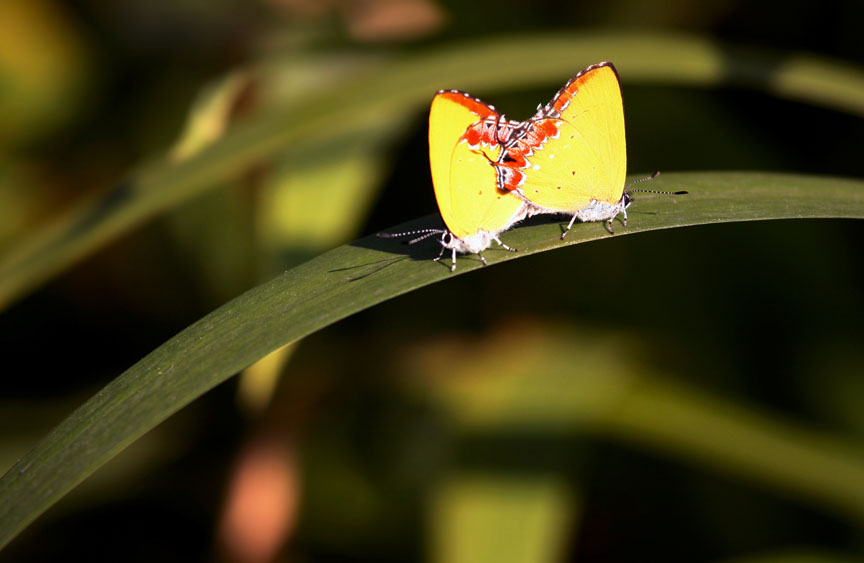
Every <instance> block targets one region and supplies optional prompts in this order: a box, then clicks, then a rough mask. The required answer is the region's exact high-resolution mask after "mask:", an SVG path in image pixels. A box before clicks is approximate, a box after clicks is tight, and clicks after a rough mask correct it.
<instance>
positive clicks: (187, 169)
mask: <svg viewBox="0 0 864 563" xmlns="http://www.w3.org/2000/svg"><path fill="white" fill-rule="evenodd" d="M346 56H347V55H346ZM599 60H613V61H615V63H616V65H617V66H618V69H619V70H620V71H621V75H622V77H623V79H624V81H625V82H628V83H629V82H651V83H662V84H687V85H698V86H712V85H718V84H726V83H737V84H743V85H747V86H751V87H754V88H759V89H764V90H767V91H771V92H773V93H775V94H776V95H779V96H784V97H788V98H791V99H795V100H800V101H806V102H809V103H813V104H817V105H823V106H825V107H830V108H835V109H838V110H842V111H847V112H849V113H852V114H854V115H858V116H864V70H862V69H861V68H859V67H856V66H853V65H851V64H846V63H842V62H837V61H831V60H828V59H823V58H819V57H815V56H811V55H805V54H783V53H776V52H769V51H765V50H759V49H750V48H748V49H744V48H742V47H740V46H738V47H736V46H728V45H721V44H717V43H715V42H712V41H710V40H708V39H705V38H700V37H698V36H675V35H671V34H664V35H650V34H611V33H595V34H591V33H578V34H577V33H571V34H566V35H563V34H562V35H549V34H545V35H543V36H533V35H526V36H523V37H521V38H514V37H512V36H510V37H507V38H501V39H492V40H484V41H474V42H466V43H460V44H454V45H452V46H449V47H448V48H444V49H442V48H441V46H436V47H435V50H434V51H428V52H419V53H414V54H411V55H405V56H402V57H400V58H395V59H393V60H391V61H389V62H387V63H380V64H370V65H368V67H367V68H365V69H364V71H363V72H358V73H356V75H351V76H350V77H349V78H346V80H345V81H344V82H342V83H339V84H333V83H330V82H328V83H327V89H326V90H322V91H313V92H307V93H306V95H305V96H299V97H297V98H296V99H292V100H290V101H289V102H286V103H285V104H284V105H283V106H281V107H279V108H270V109H267V110H266V111H262V112H260V113H259V114H257V115H256V116H254V117H251V118H249V119H248V120H246V121H244V122H242V123H238V124H236V125H235V126H233V127H232V128H230V129H229V130H228V132H227V133H226V134H225V135H223V136H222V137H221V138H219V139H218V140H217V141H215V142H213V143H212V144H210V145H209V146H207V147H206V148H204V149H203V150H200V152H196V153H195V155H194V156H193V157H191V158H189V159H188V160H184V161H182V162H172V161H171V160H170V159H160V160H159V161H157V162H155V163H153V164H151V165H148V166H146V167H144V168H142V169H141V170H140V171H139V172H137V173H135V174H133V175H131V176H130V177H129V178H128V179H127V180H126V181H125V182H123V183H121V184H120V185H119V186H117V187H116V188H115V189H114V190H112V191H110V192H109V193H107V194H105V195H104V196H103V197H101V198H99V199H95V200H92V201H88V202H85V203H82V204H81V205H80V206H78V207H77V208H76V209H74V210H72V211H70V212H69V213H68V214H67V215H65V216H64V217H62V218H60V219H58V220H57V221H56V222H55V223H54V224H53V225H51V226H49V227H48V228H47V229H45V230H44V231H43V232H42V233H40V234H39V235H38V236H37V237H34V238H31V239H28V240H25V241H22V243H21V244H20V245H19V246H18V247H17V248H15V249H14V250H12V251H11V252H10V254H9V255H8V256H6V257H4V258H3V259H2V261H0V308H2V307H4V306H6V305H8V304H9V303H10V302H12V301H14V300H15V299H17V298H18V297H20V296H21V295H23V294H25V293H27V292H29V291H32V290H33V289H34V288H35V287H37V286H38V285H39V284H41V283H43V282H44V281H46V280H47V279H49V278H50V277H51V276H53V275H55V274H56V273H57V272H59V271H61V270H63V269H64V268H67V267H69V266H70V265H72V264H74V263H75V262H77V261H78V260H80V259H82V258H84V257H85V256H87V255H89V254H90V253H92V252H94V251H95V250H96V249H98V248H100V247H101V246H103V245H105V244H106V243H108V242H109V241H111V240H113V239H114V238H116V237H117V236H118V235H120V234H121V233H123V232H126V231H128V230H129V229H131V228H134V227H135V226H137V225H139V224H140V223H142V222H143V221H145V220H147V219H149V218H151V217H153V216H154V215H156V214H159V213H161V212H164V211H165V210H166V209H170V208H172V207H174V206H176V205H179V204H180V203H182V202H184V201H186V200H188V199H190V198H192V197H194V196H195V195H197V194H199V193H201V192H202V191H204V190H206V189H209V188H211V187H214V186H216V185H219V184H220V183H224V182H226V181H229V180H232V179H234V178H237V177H239V176H240V175H241V174H242V173H243V172H244V171H246V170H248V169H249V168H250V167H251V166H253V165H255V164H257V163H260V162H262V161H264V160H266V159H269V158H272V157H273V156H275V155H277V154H280V153H282V152H284V151H286V150H289V149H290V150H292V152H298V151H302V152H303V153H304V154H306V153H307V152H308V153H311V154H321V153H326V152H327V147H328V146H332V144H333V143H337V144H338V143H345V142H352V141H353V142H357V143H361V142H363V139H364V138H365V134H364V133H365V131H367V130H368V129H369V128H374V127H375V126H376V124H377V123H380V122H381V120H386V119H388V118H390V117H392V116H393V115H397V116H404V115H405V114H407V113H410V112H413V111H415V110H418V109H419V108H420V107H421V106H422V105H424V104H425V103H427V102H428V101H429V99H430V97H431V93H432V92H435V91H436V90H438V89H440V88H453V87H458V88H460V89H463V90H469V91H472V92H477V93H484V94H485V93H488V92H491V91H494V90H503V89H508V88H510V89H512V88H525V87H531V86H536V85H540V84H558V83H560V82H561V80H562V79H563V78H566V77H568V76H570V75H572V74H573V73H574V72H575V71H576V70H578V69H580V68H583V67H584V66H586V65H587V64H590V63H594V62H597V61H599ZM502 61H506V64H501V63H502ZM514 67H515V68H520V69H521V71H520V72H519V73H514V72H512V68H514ZM346 92H350V93H351V98H350V102H346ZM297 160H298V166H300V167H302V166H303V159H302V158H298V159H297Z"/></svg>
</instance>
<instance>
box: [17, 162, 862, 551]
mask: <svg viewBox="0 0 864 563" xmlns="http://www.w3.org/2000/svg"><path fill="white" fill-rule="evenodd" d="M655 185H656V186H657V187H658V189H663V190H681V189H686V190H688V191H689V192H690V193H689V195H685V196H677V197H675V198H672V197H670V196H653V197H648V196H646V197H644V198H640V199H639V200H637V201H636V202H635V203H634V204H633V205H632V206H631V211H632V213H631V214H630V217H631V218H630V225H629V226H628V227H626V228H622V227H620V226H619V227H618V229H617V231H618V233H619V234H616V235H615V236H616V237H618V236H622V235H625V234H632V233H637V232H642V231H651V230H657V229H668V228H672V227H682V226H688V225H704V224H712V223H724V222H735V221H753V220H764V219H792V218H826V217H843V218H859V219H861V218H864V181H854V180H845V179H839V178H820V177H812V176H794V175H779V174H760V173H702V174H696V173H694V174H667V175H664V176H661V177H660V178H659V179H658V180H657V181H656V184H655ZM433 221H434V220H433V219H432V218H431V217H430V218H424V219H420V220H417V221H414V222H413V223H412V224H411V225H408V227H410V226H412V225H415V226H421V225H429V224H430V223H431V222H433ZM400 228H402V227H400ZM560 233H561V224H560V223H558V222H552V223H549V222H543V223H538V224H532V225H524V226H521V227H517V228H516V229H514V230H512V231H509V232H507V233H505V237H506V242H507V243H508V244H512V245H515V246H516V247H518V248H519V249H520V251H519V252H518V253H511V252H499V253H495V252H488V253H487V259H488V261H489V263H490V264H494V263H496V262H502V261H505V260H513V259H516V258H520V257H523V256H528V255H531V254H534V253H536V252H541V251H544V250H550V249H553V248H558V247H562V246H570V245H573V244H578V243H582V242H587V241H590V240H596V239H605V238H608V237H609V235H608V234H606V231H605V230H604V229H603V227H602V226H600V225H598V224H594V223H588V224H583V225H576V226H575V227H574V228H573V229H572V230H571V231H570V234H569V235H568V237H567V238H566V239H565V240H564V241H561V240H559V235H560ZM434 246H435V245H434V244H433V243H432V242H430V245H429V246H424V245H422V244H421V245H415V246H412V247H405V246H402V245H399V244H397V243H395V242H394V241H392V240H389V239H381V238H377V237H375V236H370V237H367V238H364V239H361V240H358V241H355V242H354V243H351V244H349V245H345V246H342V247H339V248H336V249H334V250H332V251H330V252H327V253H325V254H323V255H321V256H318V257H317V258H315V259H313V260H310V261H309V262H306V263H305V264H302V265H300V266H298V267H296V268H294V269H292V270H290V271H288V272H285V273H284V274H283V275H281V276H279V277H278V278H275V279H273V280H272V281H270V282H268V283H265V284H263V285H260V286H258V287H256V288H254V289H252V290H250V291H248V292H246V293H244V294H243V295H241V296H239V297H237V298H236V299H234V300H233V301H231V302H229V303H227V304H225V305H224V306H222V307H220V308H219V309H217V310H216V311H214V312H213V313H211V314H209V315H207V316H206V317H204V318H203V319H201V320H200V321H198V322H197V323H195V324H193V325H192V326H190V327H188V328H187V329H186V330H184V331H183V332H181V333H180V334H178V335H177V336H175V337H174V338H172V339H171V340H169V341H168V342H166V343H165V344H164V345H162V346H160V347H159V348H158V349H156V350H155V351H153V352H152V353H151V354H149V355H148V356H146V357H145V358H144V359H142V360H141V361H140V362H138V363H137V364H135V365H134V366H132V367H131V368H129V369H128V370H127V371H126V372H125V373H123V374H122V375H120V376H119V377H118V378H117V379H115V380H114V381H113V382H111V383H110V384H108V385H107V386H106V387H105V388H104V389H103V390H102V391H100V392H99V393H98V394H97V395H95V396H94V397H93V398H92V399H90V400H89V401H88V402H87V403H85V404H84V405H83V406H81V407H80V408H79V409H78V410H77V411H75V412H74V413H72V414H71V415H70V416H69V417H68V418H67V419H66V420H65V421H63V422H62V423H61V424H60V425H59V426H58V427H56V428H55V429H54V430H53V431H52V432H51V433H50V434H49V435H48V436H47V437H46V438H45V439H44V440H43V441H42V442H40V443H39V444H38V445H37V446H36V447H35V448H34V449H33V450H31V451H30V452H29V453H28V454H27V455H26V456H25V457H24V458H23V459H21V460H20V461H19V462H18V463H17V464H16V465H15V466H14V467H13V468H12V469H11V470H9V472H7V473H6V475H4V476H3V478H2V479H0V546H3V545H5V544H6V543H7V542H9V541H10V540H11V539H12V538H13V537H14V536H15V535H16V534H17V533H18V532H19V531H20V530H21V529H23V528H24V527H25V526H26V525H27V524H28V523H29V522H31V521H32V520H33V519H34V518H36V517H37V516H38V515H39V514H41V513H42V512H43V511H44V510H45V509H47V508H48V507H49V506H51V505H52V504H53V503H54V502H56V501H57V500H58V499H60V498H61V497H62V496H63V495H64V494H65V493H66V492H67V491H69V490H70V489H71V488H72V487H74V486H75V485H77V484H78V483H80V482H81V481H82V480H83V479H84V478H86V477H87V476H88V475H90V474H91V473H92V472H93V471H95V470H96V469H97V468H98V467H99V466H101V465H102V464H103V463H105V462H106V461H107V460H109V459H110V458H111V457H112V456H114V455H115V454H116V453H117V452H119V451H120V450H122V449H123V448H125V447H126V446H127V445H129V444H130V443H131V442H133V441H134V440H135V439H136V438H138V437H139V436H141V435H142V434H144V433H145V432H147V431H148V430H150V429H151V428H153V427H154V426H156V425H157V424H159V423H160V422H161V421H163V420H164V419H165V418H167V417H168V416H170V415H171V414H172V413H174V412H175V411H177V410H178V409H180V408H182V407H183V406H184V405H186V404H187V403H189V402H190V401H192V400H193V399H195V398H196V397H198V396H200V395H202V394H203V393H205V392H206V391H207V390H209V389H211V388H212V387H214V386H215V385H217V384H219V383H221V382H222V381H224V380H226V379H227V378H229V377H230V376H231V375H233V374H235V373H237V372H238V371H239V370H241V369H243V368H245V367H246V366H248V365H250V364H251V363H253V362H254V361H256V360H258V359H259V358H261V357H263V356H265V355H266V354H268V353H269V352H271V351H273V350H275V349H276V348H278V347H280V346H282V345H285V344H287V343H290V342H293V341H295V340H297V339H299V338H302V337H304V336H306V335H308V334H310V333H312V332H315V331H317V330H319V329H321V328H323V327H325V326H327V325H330V324H332V323H334V322H336V321H338V320H340V319H343V318H345V317H347V316H349V315H351V314H353V313H356V312H357V311H360V310H363V309H366V308H368V307H371V306H373V305H375V304H377V303H380V302H382V301H385V300H387V299H391V298H393V297H396V296H398V295H401V294H403V293H406V292H408V291H411V290H413V289H417V288H420V287H423V286H425V285H429V284H431V283H434V282H436V281H441V280H445V279H449V278H450V277H451V276H452V275H461V274H464V273H466V272H468V271H471V270H473V269H475V268H477V267H480V262H479V260H476V258H474V259H472V258H470V257H466V258H462V259H461V260H460V262H459V267H458V269H457V270H456V272H455V274H451V272H450V270H449V267H448V266H446V265H443V264H441V263H438V262H432V261H431V260H430V258H431V257H433V256H435V255H437V250H436V249H435V248H434ZM406 249H407V252H408V253H409V254H406Z"/></svg>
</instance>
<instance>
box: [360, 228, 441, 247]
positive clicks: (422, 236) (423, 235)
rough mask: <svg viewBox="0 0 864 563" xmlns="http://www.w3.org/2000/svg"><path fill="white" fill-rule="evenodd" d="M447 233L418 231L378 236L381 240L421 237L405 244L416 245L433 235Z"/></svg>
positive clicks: (380, 234)
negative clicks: (412, 236)
mask: <svg viewBox="0 0 864 563" xmlns="http://www.w3.org/2000/svg"><path fill="white" fill-rule="evenodd" d="M445 232H447V231H445V230H443V229H419V230H416V231H405V232H404V233H378V234H377V235H376V236H379V237H381V238H397V237H408V236H411V235H420V236H419V237H417V238H413V239H411V240H409V241H406V242H405V243H403V244H414V243H417V242H420V241H421V240H426V239H427V238H429V237H431V236H433V235H440V234H441V233H445Z"/></svg>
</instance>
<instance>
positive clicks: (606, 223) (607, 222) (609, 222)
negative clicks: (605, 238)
mask: <svg viewBox="0 0 864 563" xmlns="http://www.w3.org/2000/svg"><path fill="white" fill-rule="evenodd" d="M603 226H604V227H606V230H607V231H609V234H610V235H614V234H615V232H614V231H613V230H612V219H606V220H605V221H603Z"/></svg>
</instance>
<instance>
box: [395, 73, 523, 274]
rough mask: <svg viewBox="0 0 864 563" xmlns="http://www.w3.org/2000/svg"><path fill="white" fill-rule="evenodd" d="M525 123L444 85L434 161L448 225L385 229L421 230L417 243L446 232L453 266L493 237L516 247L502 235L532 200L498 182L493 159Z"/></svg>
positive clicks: (434, 112) (436, 108)
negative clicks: (443, 227)
mask: <svg viewBox="0 0 864 563" xmlns="http://www.w3.org/2000/svg"><path fill="white" fill-rule="evenodd" d="M519 125H521V124H520V123H519V122H513V121H510V120H507V119H506V118H505V117H504V116H503V115H501V114H499V113H498V111H497V110H496V109H495V108H494V106H490V105H489V104H486V103H485V102H483V101H481V100H479V99H477V98H474V97H472V96H470V95H469V94H466V93H465V92H460V91H458V90H441V91H439V92H438V93H437V94H435V97H434V98H433V99H432V107H431V109H430V111H429V165H430V169H431V171H432V184H433V187H434V189H435V199H436V201H437V202H438V210H439V211H440V212H441V218H442V219H443V220H444V224H445V225H446V227H447V228H446V229H421V230H417V231H410V232H406V233H380V234H379V236H384V237H396V236H405V235H414V234H418V235H420V236H419V237H417V238H415V239H413V240H411V241H409V244H413V243H415V242H418V241H420V240H423V239H425V238H428V237H430V236H433V235H436V234H438V235H441V237H440V239H439V242H440V243H441V247H442V248H441V254H439V255H438V257H437V258H436V259H435V260H440V259H441V258H442V257H443V256H444V252H445V251H446V250H450V251H451V265H450V270H451V271H453V270H455V269H456V255H457V253H458V254H468V253H473V254H477V255H478V256H479V257H480V260H481V261H482V262H483V264H484V265H485V264H486V259H485V258H484V257H483V254H482V252H483V251H484V250H486V249H487V248H489V247H490V246H491V245H492V243H493V242H495V243H497V244H499V245H500V246H501V247H502V248H504V249H506V250H510V251H514V249H513V248H511V247H509V246H507V245H506V244H504V243H503V242H501V239H500V238H498V235H499V234H501V233H502V232H504V231H506V230H507V229H509V228H510V227H511V226H513V225H514V224H515V223H517V222H519V221H521V220H522V219H524V218H525V217H526V216H527V214H528V207H529V206H528V204H527V203H526V202H525V200H524V199H523V198H521V197H520V196H519V195H518V194H517V193H513V192H512V191H511V190H507V189H502V188H499V187H498V181H497V169H496V168H495V166H494V164H495V162H497V161H498V160H500V158H501V151H502V149H503V147H504V144H505V142H506V141H507V140H508V139H509V138H510V135H511V134H512V133H513V132H514V131H515V128H516V127H518V126H519Z"/></svg>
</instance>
